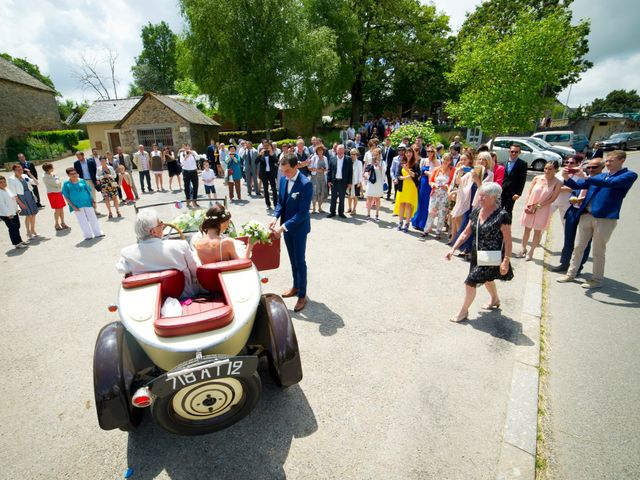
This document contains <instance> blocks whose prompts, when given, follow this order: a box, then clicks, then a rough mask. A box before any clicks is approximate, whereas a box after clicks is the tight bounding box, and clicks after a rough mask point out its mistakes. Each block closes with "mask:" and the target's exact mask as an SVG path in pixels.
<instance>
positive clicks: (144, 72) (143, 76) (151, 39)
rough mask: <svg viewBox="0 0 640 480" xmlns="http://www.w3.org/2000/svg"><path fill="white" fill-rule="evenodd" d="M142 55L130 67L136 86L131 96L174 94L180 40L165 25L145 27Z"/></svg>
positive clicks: (133, 85) (132, 89) (143, 28)
mask: <svg viewBox="0 0 640 480" xmlns="http://www.w3.org/2000/svg"><path fill="white" fill-rule="evenodd" d="M141 37H142V52H141V53H140V56H138V57H136V63H135V65H134V66H133V67H131V72H132V73H133V79H134V83H133V84H132V85H131V86H130V88H129V94H130V95H131V94H136V95H140V94H142V93H144V92H146V91H151V92H156V93H161V94H171V93H175V89H174V82H175V81H176V78H177V77H178V68H177V61H176V44H177V36H176V34H175V33H173V32H172V31H171V28H169V25H167V23H166V22H165V21H162V22H160V23H159V24H157V25H153V24H151V23H149V24H148V25H146V26H144V27H142V32H141Z"/></svg>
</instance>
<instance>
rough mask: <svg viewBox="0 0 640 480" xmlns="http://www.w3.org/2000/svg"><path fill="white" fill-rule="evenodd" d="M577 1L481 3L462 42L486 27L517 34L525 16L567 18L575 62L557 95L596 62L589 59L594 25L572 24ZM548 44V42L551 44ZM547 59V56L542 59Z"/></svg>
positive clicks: (463, 29) (460, 37)
mask: <svg viewBox="0 0 640 480" xmlns="http://www.w3.org/2000/svg"><path fill="white" fill-rule="evenodd" d="M572 3H573V0H489V1H485V2H483V3H481V4H480V5H478V7H477V8H476V9H475V10H474V11H473V12H472V13H467V17H466V19H465V21H464V23H463V24H462V27H461V28H460V32H459V33H458V41H459V42H462V41H464V40H467V39H474V38H476V37H477V36H478V35H480V34H481V32H482V31H484V30H485V29H486V28H490V29H492V30H493V31H494V33H495V34H496V35H497V36H498V37H503V36H506V35H510V34H511V33H513V31H514V29H515V26H516V23H517V20H518V18H520V16H521V15H523V14H529V15H530V16H531V17H532V18H534V19H537V20H541V19H543V18H545V17H547V16H549V15H559V16H561V17H563V18H564V19H565V23H564V28H565V29H566V30H565V33H567V36H568V37H569V36H570V37H571V38H572V39H573V40H572V41H573V44H572V47H573V48H572V50H573V59H572V62H571V68H569V69H567V71H565V72H564V73H563V76H562V78H561V79H560V82H559V83H557V85H555V86H554V87H553V88H554V89H553V90H552V91H549V94H551V95H557V94H558V93H560V91H562V90H563V89H565V88H566V87H568V86H569V85H570V84H572V83H576V82H577V81H578V80H579V78H580V74H581V73H584V72H586V71H587V70H588V69H589V68H591V67H592V66H593V63H591V62H590V61H588V60H586V59H585V56H586V55H587V53H589V42H588V36H589V31H590V30H591V26H590V23H589V21H588V20H581V21H580V22H579V23H578V24H577V25H572V24H571V19H572V13H571V4H572ZM543 41H545V43H548V41H546V40H543ZM541 58H544V57H541Z"/></svg>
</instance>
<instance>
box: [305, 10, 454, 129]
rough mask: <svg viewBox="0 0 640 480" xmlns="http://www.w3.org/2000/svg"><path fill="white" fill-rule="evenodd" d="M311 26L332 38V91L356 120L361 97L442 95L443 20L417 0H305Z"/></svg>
mask: <svg viewBox="0 0 640 480" xmlns="http://www.w3.org/2000/svg"><path fill="white" fill-rule="evenodd" d="M305 4H306V5H307V7H308V14H309V16H310V18H311V22H312V23H313V24H318V25H321V26H326V27H328V28H330V29H331V31H333V32H334V34H335V37H336V49H335V51H336V53H337V55H338V57H339V64H338V75H337V76H336V81H335V89H336V90H337V92H339V94H341V95H342V96H343V97H344V98H346V97H347V95H350V97H351V103H352V111H351V121H352V123H355V124H358V123H359V121H360V112H361V107H362V103H363V101H369V102H370V104H371V105H372V108H373V109H374V112H373V113H375V114H377V113H381V111H382V109H383V108H384V107H385V106H386V105H391V104H397V103H403V104H407V105H409V106H412V105H414V104H429V103H430V102H431V101H432V100H436V99H442V98H443V92H444V88H445V85H446V82H445V79H444V78H443V76H442V74H443V71H444V69H445V68H447V64H448V60H449V58H450V46H451V43H450V41H449V40H448V38H447V36H448V33H449V26H448V18H447V17H446V16H445V15H441V14H438V13H437V12H436V9H435V7H434V6H433V5H429V4H423V3H422V2H418V1H416V0H307V1H306V2H305Z"/></svg>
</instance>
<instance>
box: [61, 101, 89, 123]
mask: <svg viewBox="0 0 640 480" xmlns="http://www.w3.org/2000/svg"><path fill="white" fill-rule="evenodd" d="M88 109H89V102H87V101H86V100H85V101H84V102H82V103H78V102H76V101H74V100H72V99H70V98H67V99H66V100H63V99H60V100H58V112H60V120H62V121H63V122H64V121H66V120H67V119H69V123H68V124H69V125H75V124H76V123H78V120H80V119H81V118H82V115H84V112H86V111H87V110H88Z"/></svg>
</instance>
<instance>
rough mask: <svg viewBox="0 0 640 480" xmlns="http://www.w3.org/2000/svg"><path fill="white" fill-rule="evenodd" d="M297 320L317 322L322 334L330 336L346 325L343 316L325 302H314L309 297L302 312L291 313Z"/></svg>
mask: <svg viewBox="0 0 640 480" xmlns="http://www.w3.org/2000/svg"><path fill="white" fill-rule="evenodd" d="M291 317H292V318H295V319H296V320H304V321H306V322H312V323H317V324H318V325H319V326H320V334H321V335H323V336H325V337H330V336H331V335H335V334H336V333H338V329H339V328H342V327H344V320H342V317H341V316H340V315H338V314H337V313H335V312H334V311H333V310H331V309H330V308H329V307H327V306H326V305H325V304H324V303H320V302H314V301H313V300H311V299H309V301H308V302H307V306H306V307H305V308H304V310H303V311H302V312H297V313H294V312H292V314H291Z"/></svg>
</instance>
